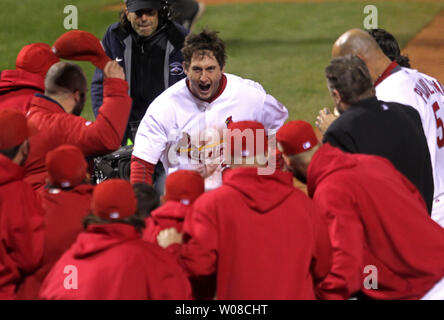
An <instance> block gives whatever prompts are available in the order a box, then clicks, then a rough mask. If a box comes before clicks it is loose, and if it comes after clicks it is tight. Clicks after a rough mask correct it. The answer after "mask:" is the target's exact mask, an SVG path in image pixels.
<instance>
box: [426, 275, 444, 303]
mask: <svg viewBox="0 0 444 320" xmlns="http://www.w3.org/2000/svg"><path fill="white" fill-rule="evenodd" d="M421 300H444V278H442V279H441V280H439V281H438V282H437V283H435V285H434V286H433V288H432V289H430V290H429V291H428V292H427V293H426V294H425V296H424V297H422V298H421Z"/></svg>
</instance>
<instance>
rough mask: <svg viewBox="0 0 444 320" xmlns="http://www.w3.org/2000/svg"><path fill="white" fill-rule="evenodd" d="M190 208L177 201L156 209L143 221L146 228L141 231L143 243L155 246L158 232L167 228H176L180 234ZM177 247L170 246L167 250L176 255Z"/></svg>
mask: <svg viewBox="0 0 444 320" xmlns="http://www.w3.org/2000/svg"><path fill="white" fill-rule="evenodd" d="M190 211H191V206H186V205H184V204H182V203H180V202H179V201H173V200H170V201H167V202H165V203H164V204H163V205H162V206H161V207H159V208H157V209H156V210H154V211H153V212H151V215H150V216H149V217H148V218H146V219H145V224H146V227H145V229H144V230H143V234H142V238H143V240H145V241H148V242H151V243H155V244H157V236H158V234H159V232H160V231H162V230H164V229H168V228H176V230H177V231H178V232H180V233H181V232H182V229H183V223H184V220H185V217H186V215H187V214H188V212H190ZM179 248H180V246H179V245H171V246H169V247H168V248H167V250H168V251H169V252H171V253H173V254H178V253H179V252H178V251H179Z"/></svg>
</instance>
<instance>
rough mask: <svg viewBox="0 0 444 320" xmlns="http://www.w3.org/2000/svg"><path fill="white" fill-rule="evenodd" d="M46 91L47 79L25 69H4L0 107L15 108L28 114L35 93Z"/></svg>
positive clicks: (0, 91) (0, 75)
mask: <svg viewBox="0 0 444 320" xmlns="http://www.w3.org/2000/svg"><path fill="white" fill-rule="evenodd" d="M44 91H45V79H44V78H43V77H42V76H41V75H39V74H35V73H30V72H26V71H24V70H4V71H2V72H1V74H0V109H2V108H14V109H18V110H20V111H22V112H23V113H24V114H26V113H27V112H28V110H29V107H30V102H31V99H32V97H34V94H36V93H43V92H44Z"/></svg>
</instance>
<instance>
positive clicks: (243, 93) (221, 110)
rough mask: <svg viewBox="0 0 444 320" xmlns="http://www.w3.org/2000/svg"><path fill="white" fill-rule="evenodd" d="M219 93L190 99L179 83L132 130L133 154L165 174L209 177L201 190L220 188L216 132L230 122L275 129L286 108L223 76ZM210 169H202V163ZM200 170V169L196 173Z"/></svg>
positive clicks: (256, 87)
mask: <svg viewBox="0 0 444 320" xmlns="http://www.w3.org/2000/svg"><path fill="white" fill-rule="evenodd" d="M225 76H226V79H227V83H226V87H225V89H224V91H223V92H222V93H221V95H220V96H219V97H217V98H216V99H215V100H214V101H212V102H206V101H202V100H200V99H198V98H196V97H195V96H194V95H193V94H192V93H191V92H190V90H189V89H188V87H187V84H186V80H185V79H183V80H181V81H179V82H177V83H176V84H175V85H173V86H171V87H170V88H168V89H167V90H165V91H164V92H163V93H162V94H161V95H159V96H158V97H157V98H156V99H155V100H154V101H153V102H152V103H151V105H150V106H149V108H148V110H147V112H146V114H145V116H144V117H143V119H142V122H141V123H140V125H139V128H138V130H137V134H136V138H135V143H134V151H133V155H134V156H136V157H138V158H140V159H142V160H145V161H147V162H149V163H153V164H155V163H157V161H158V160H159V159H160V160H161V161H162V163H163V165H164V167H165V170H166V171H167V173H168V174H170V173H172V172H174V171H176V170H179V169H189V170H197V171H200V172H202V170H207V168H209V167H211V168H213V169H211V170H214V169H215V172H214V173H213V174H211V175H210V176H209V177H208V178H206V179H205V187H206V189H207V190H209V189H214V188H217V187H218V186H220V184H221V183H222V177H221V160H222V154H223V134H222V130H223V129H226V128H227V124H228V123H229V122H231V121H233V122H237V121H246V120H248V121H258V122H261V123H262V124H263V125H264V127H265V129H266V130H267V132H268V131H269V130H277V129H278V128H280V127H281V126H282V125H283V124H284V122H285V120H286V119H287V117H288V111H287V109H286V108H285V107H284V106H283V105H282V104H281V103H279V101H277V100H276V99H275V98H274V97H272V96H271V95H269V94H267V93H266V92H265V90H264V89H263V88H262V86H261V85H260V84H259V83H257V82H254V81H252V80H247V79H242V78H240V77H238V76H235V75H232V74H227V73H225ZM209 160H210V161H211V163H213V166H206V165H205V163H206V164H208V161H209ZM202 168H203V169H202Z"/></svg>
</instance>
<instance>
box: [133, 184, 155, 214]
mask: <svg viewBox="0 0 444 320" xmlns="http://www.w3.org/2000/svg"><path fill="white" fill-rule="evenodd" d="M133 190H134V194H135V196H136V199H137V211H138V213H139V215H140V216H141V217H144V218H146V217H148V216H149V215H150V214H151V211H153V210H154V209H156V208H158V207H159V206H160V197H159V194H158V193H157V192H156V190H155V189H154V188H153V187H152V186H150V185H148V184H146V183H136V184H134V185H133Z"/></svg>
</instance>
